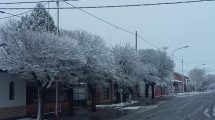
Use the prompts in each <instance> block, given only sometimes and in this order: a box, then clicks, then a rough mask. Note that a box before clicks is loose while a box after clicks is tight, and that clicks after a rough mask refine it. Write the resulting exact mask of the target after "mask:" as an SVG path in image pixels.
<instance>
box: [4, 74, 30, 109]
mask: <svg viewBox="0 0 215 120" xmlns="http://www.w3.org/2000/svg"><path fill="white" fill-rule="evenodd" d="M10 81H14V86H15V87H14V91H15V95H14V100H9V83H10ZM23 105H26V81H24V80H17V77H16V76H15V75H11V74H8V73H7V72H0V108H4V107H12V106H23Z"/></svg>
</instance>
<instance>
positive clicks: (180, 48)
mask: <svg viewBox="0 0 215 120" xmlns="http://www.w3.org/2000/svg"><path fill="white" fill-rule="evenodd" d="M188 47H189V46H187V45H186V46H183V47H179V48H176V49H174V50H173V51H172V61H174V53H175V52H176V51H178V50H180V49H184V48H188ZM173 79H174V68H173V69H172V79H171V80H172V81H171V92H172V95H173V92H174V91H173ZM182 83H183V81H182ZM183 84H184V83H183Z"/></svg>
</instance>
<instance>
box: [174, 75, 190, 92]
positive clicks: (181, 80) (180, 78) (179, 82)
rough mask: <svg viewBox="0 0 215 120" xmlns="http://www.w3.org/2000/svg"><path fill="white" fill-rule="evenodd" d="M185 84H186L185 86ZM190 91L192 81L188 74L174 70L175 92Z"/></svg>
mask: <svg viewBox="0 0 215 120" xmlns="http://www.w3.org/2000/svg"><path fill="white" fill-rule="evenodd" d="M183 85H184V86H183ZM183 89H184V92H190V91H191V83H190V80H189V78H188V77H187V76H184V75H182V74H179V73H177V72H174V79H173V92H174V93H179V92H183Z"/></svg>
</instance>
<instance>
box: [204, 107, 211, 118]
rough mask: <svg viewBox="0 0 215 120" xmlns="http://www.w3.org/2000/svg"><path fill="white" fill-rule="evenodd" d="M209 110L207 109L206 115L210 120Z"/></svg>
mask: <svg viewBox="0 0 215 120" xmlns="http://www.w3.org/2000/svg"><path fill="white" fill-rule="evenodd" d="M208 111H209V110H208V108H207V109H205V111H204V115H205V116H206V117H208V118H210V115H209V113H208Z"/></svg>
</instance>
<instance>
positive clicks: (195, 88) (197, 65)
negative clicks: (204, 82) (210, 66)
mask: <svg viewBox="0 0 215 120" xmlns="http://www.w3.org/2000/svg"><path fill="white" fill-rule="evenodd" d="M201 65H202V66H204V65H205V64H200V65H196V66H195V68H197V67H198V66H201ZM196 82H197V81H196V79H195V92H196V84H197V83H196Z"/></svg>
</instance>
